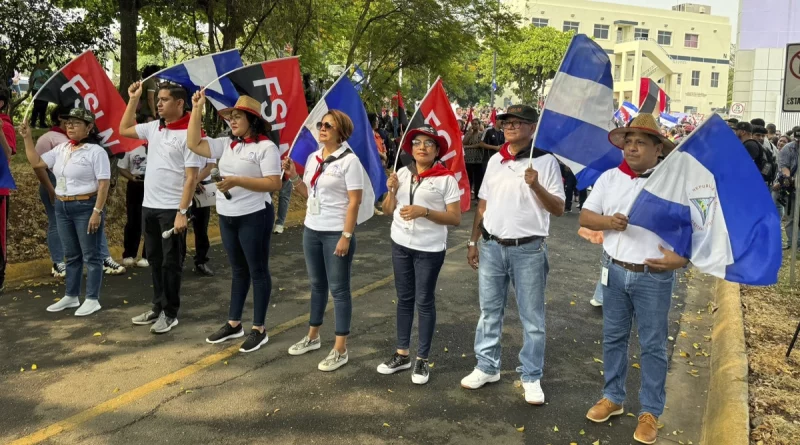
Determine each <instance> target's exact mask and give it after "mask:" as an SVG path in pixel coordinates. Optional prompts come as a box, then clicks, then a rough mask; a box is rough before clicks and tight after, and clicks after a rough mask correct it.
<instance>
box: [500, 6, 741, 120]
mask: <svg viewBox="0 0 800 445" xmlns="http://www.w3.org/2000/svg"><path fill="white" fill-rule="evenodd" d="M503 5H504V6H505V7H507V8H510V9H511V10H512V11H513V12H516V13H518V14H520V15H521V16H522V17H523V24H524V25H527V24H533V25H534V26H552V27H554V28H556V29H559V30H562V31H575V32H576V33H582V34H586V35H588V36H590V37H594V39H595V41H596V42H597V43H598V44H599V45H600V46H601V47H602V48H603V49H605V50H606V52H607V53H608V54H609V57H610V58H611V63H612V75H613V77H614V99H615V100H616V101H617V102H618V103H622V102H623V101H629V102H631V103H634V104H635V105H637V106H638V105H639V103H638V102H639V85H640V79H641V78H643V77H649V78H651V79H653V80H655V81H656V82H657V83H658V85H659V86H660V87H661V88H662V89H663V90H664V91H665V92H666V93H667V95H668V96H669V97H670V100H671V101H670V109H671V110H672V111H679V112H684V113H690V114H692V113H697V114H703V115H705V114H708V113H713V112H715V111H718V110H722V109H725V107H726V105H727V97H728V71H729V69H730V65H729V60H730V49H731V25H730V21H729V20H728V18H727V17H719V16H713V15H711V8H710V7H708V6H703V5H694V4H684V5H678V6H675V7H674V8H673V10H669V9H657V8H643V7H636V6H627V5H619V4H613V3H603V2H595V1H588V0H503Z"/></svg>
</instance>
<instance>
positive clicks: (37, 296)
mask: <svg viewBox="0 0 800 445" xmlns="http://www.w3.org/2000/svg"><path fill="white" fill-rule="evenodd" d="M33 298H42V296H41V295H34V296H33Z"/></svg>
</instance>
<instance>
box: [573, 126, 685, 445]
mask: <svg viewBox="0 0 800 445" xmlns="http://www.w3.org/2000/svg"><path fill="white" fill-rule="evenodd" d="M608 139H609V140H610V141H611V143H612V144H614V145H616V146H617V147H619V148H621V149H622V150H623V151H624V156H625V160H624V161H623V162H622V164H621V165H620V166H619V168H615V169H612V170H609V171H607V172H605V173H603V174H602V175H601V176H600V178H599V179H598V180H597V182H596V183H595V185H594V187H593V188H592V193H591V194H590V195H589V199H587V200H586V202H585V203H584V205H583V210H582V211H581V217H580V224H581V226H583V227H586V228H587V229H590V230H597V231H601V230H602V231H603V250H604V253H603V271H602V274H601V279H600V281H601V284H602V286H603V375H604V377H605V387H604V388H603V398H602V399H601V400H600V401H599V402H597V404H596V405H595V406H593V407H592V408H591V409H590V410H589V412H588V413H587V415H586V417H587V418H588V419H589V420H591V421H592V422H597V423H602V422H605V421H607V420H608V419H609V418H611V417H612V416H618V415H621V414H622V413H623V407H622V404H623V402H624V401H625V378H626V377H627V374H628V369H630V367H629V365H628V342H629V340H630V332H631V323H632V321H633V319H634V317H635V318H636V326H637V329H638V334H639V344H640V345H641V350H642V352H641V357H640V363H641V375H642V383H641V389H640V391H639V401H640V403H641V411H640V412H639V424H638V426H637V428H636V432H635V433H634V435H633V438H634V440H636V441H638V442H641V443H645V444H652V443H655V441H656V436H657V433H658V426H657V425H658V416H660V415H661V413H662V412H663V410H664V402H665V400H666V393H665V389H664V385H665V383H666V379H667V326H668V324H669V319H668V314H669V307H670V302H671V297H672V284H673V281H674V279H675V272H674V271H675V269H679V268H681V267H683V266H685V265H686V264H687V263H688V260H687V259H686V258H682V257H680V256H678V254H676V253H675V252H673V251H671V250H669V248H670V247H669V245H668V244H667V243H666V242H664V240H663V239H661V238H660V237H659V236H658V235H656V234H655V233H653V232H651V231H649V230H647V229H644V228H642V227H638V226H633V225H628V217H627V216H626V215H625V213H626V212H628V211H629V210H630V208H631V205H632V204H633V201H634V200H635V199H636V197H637V196H638V194H639V192H641V190H642V188H643V187H644V185H645V182H646V180H647V177H649V176H650V175H651V174H652V172H653V170H654V169H655V168H656V166H657V165H658V162H659V157H661V156H666V155H667V154H668V153H669V152H670V151H672V149H674V148H675V145H674V144H673V143H672V142H670V140H669V139H667V138H665V137H664V136H662V135H661V133H660V132H659V130H658V125H657V124H656V121H655V118H653V116H652V115H650V114H640V115H639V116H637V117H636V118H635V119H634V120H633V121H631V123H630V124H629V125H628V126H627V127H622V128H617V129H615V130H612V131H611V132H610V133H609V135H608Z"/></svg>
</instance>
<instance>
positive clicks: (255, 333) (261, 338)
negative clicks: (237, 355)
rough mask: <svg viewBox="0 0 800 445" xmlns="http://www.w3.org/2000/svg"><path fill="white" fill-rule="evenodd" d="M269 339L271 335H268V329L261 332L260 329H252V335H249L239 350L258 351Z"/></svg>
mask: <svg viewBox="0 0 800 445" xmlns="http://www.w3.org/2000/svg"><path fill="white" fill-rule="evenodd" d="M239 327H241V325H239ZM268 341H269V337H268V336H267V331H266V330H264V332H261V331H259V330H258V329H253V330H251V331H250V335H248V336H247V340H245V341H244V343H242V347H241V348H239V352H253V351H258V349H259V348H260V347H261V345H264V344H266V343H267V342H268Z"/></svg>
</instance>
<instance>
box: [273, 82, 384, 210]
mask: <svg viewBox="0 0 800 445" xmlns="http://www.w3.org/2000/svg"><path fill="white" fill-rule="evenodd" d="M329 110H339V111H342V112H344V113H345V114H347V115H348V116H349V117H350V119H351V120H352V121H353V134H352V135H351V136H350V138H349V139H348V140H347V141H345V142H344V144H342V145H345V144H346V145H348V146H349V147H350V149H351V150H353V153H354V154H355V155H356V156H358V160H359V161H361V165H362V166H363V167H364V172H365V175H364V176H365V177H364V191H363V194H362V196H361V207H360V208H359V211H358V224H361V223H363V222H365V221H366V220H368V219H369V218H370V217H372V215H374V214H375V208H374V205H375V200H376V198H377V197H380V196H382V195H383V194H384V193H386V191H387V188H386V172H385V170H384V169H383V164H382V163H381V158H380V156H379V155H378V147H377V145H376V144H375V136H374V133H373V132H372V125H370V122H369V119H368V118H367V110H365V109H364V104H363V103H362V102H361V98H360V97H359V96H358V92H356V89H355V88H354V87H353V83H352V82H351V81H350V79H349V78H348V77H347V76H346V75H342V76H341V77H340V78H339V79H338V80H337V81H336V82H335V83H334V84H333V86H331V87H330V88H329V89H328V91H327V93H325V95H324V96H323V97H322V99H320V101H319V102H317V105H316V106H315V107H314V109H313V110H311V113H309V114H308V118H307V119H306V121H305V122H304V123H303V126H302V127H300V132H299V133H298V134H297V138H296V139H295V141H294V143H293V144H292V148H291V153H290V154H289V157H290V158H291V159H292V160H293V161H294V162H295V163H296V164H297V165H298V167H299V168H298V170H304V169H305V165H306V161H308V158H309V156H311V154H312V153H314V152H315V151H317V150H319V148H320V143H319V131H318V130H317V122H321V121H322V118H323V117H324V116H325V114H327V113H328V111H329Z"/></svg>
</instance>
